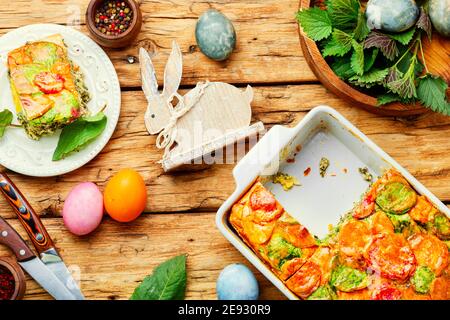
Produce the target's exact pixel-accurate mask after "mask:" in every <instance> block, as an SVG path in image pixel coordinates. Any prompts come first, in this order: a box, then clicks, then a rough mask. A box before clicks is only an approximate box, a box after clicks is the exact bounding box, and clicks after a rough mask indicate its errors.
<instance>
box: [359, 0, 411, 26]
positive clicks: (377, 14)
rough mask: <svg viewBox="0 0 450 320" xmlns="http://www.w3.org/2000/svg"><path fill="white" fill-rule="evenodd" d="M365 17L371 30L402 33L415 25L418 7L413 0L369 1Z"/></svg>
mask: <svg viewBox="0 0 450 320" xmlns="http://www.w3.org/2000/svg"><path fill="white" fill-rule="evenodd" d="M366 17H367V25H368V26H369V28H371V29H379V30H383V31H387V32H403V31H405V30H407V29H409V28H411V27H412V26H413V25H414V24H415V23H416V21H417V19H418V18H419V7H418V6H417V4H416V1H414V0H369V2H368V3H367V8H366Z"/></svg>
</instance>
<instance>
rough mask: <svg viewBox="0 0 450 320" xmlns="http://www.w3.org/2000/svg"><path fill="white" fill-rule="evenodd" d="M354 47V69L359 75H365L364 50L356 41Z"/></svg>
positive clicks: (352, 60) (352, 59) (352, 61)
mask: <svg viewBox="0 0 450 320" xmlns="http://www.w3.org/2000/svg"><path fill="white" fill-rule="evenodd" d="M352 46H353V54H352V57H351V58H350V63H351V66H352V69H353V71H355V73H356V74H357V75H362V74H363V73H364V48H363V46H362V45H361V44H360V43H358V42H356V41H355V40H353V41H352Z"/></svg>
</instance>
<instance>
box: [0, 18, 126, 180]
mask: <svg viewBox="0 0 450 320" xmlns="http://www.w3.org/2000/svg"><path fill="white" fill-rule="evenodd" d="M56 33H59V34H61V35H62V36H63V38H64V42H65V43H66V45H67V47H68V50H69V57H70V59H71V60H72V61H73V62H74V63H76V64H77V65H78V66H80V68H81V70H82V72H83V74H84V77H85V83H86V86H87V87H88V89H89V92H90V94H91V97H92V99H91V101H90V102H89V104H88V108H89V110H90V111H91V113H92V114H95V113H96V112H97V111H99V110H100V109H101V108H102V107H103V106H104V105H106V106H107V107H106V109H105V111H104V112H105V114H106V116H107V117H108V123H107V126H106V129H105V131H104V132H103V133H102V135H101V136H99V137H98V138H97V139H96V140H94V141H92V142H91V143H90V144H88V145H87V146H86V147H85V148H84V149H82V150H81V151H79V152H76V153H72V154H71V155H70V156H68V157H67V158H65V159H63V160H60V161H52V155H53V152H54V150H55V148H56V145H57V143H58V139H59V135H60V131H58V132H56V133H55V134H54V135H52V136H48V137H42V138H41V139H40V140H39V141H34V140H32V139H30V138H29V137H28V136H27V135H26V134H25V131H24V130H23V129H22V128H8V129H7V130H6V133H5V135H4V136H3V138H2V139H1V140H0V164H1V165H3V166H4V167H6V168H8V169H10V170H13V171H15V172H18V173H22V174H25V175H28V176H36V177H50V176H56V175H61V174H64V173H67V172H70V171H73V170H76V169H78V168H80V167H81V166H83V165H85V164H86V163H87V162H89V161H90V160H92V159H93V158H94V157H95V156H96V155H97V154H98V153H99V152H100V151H101V150H102V149H103V148H104V146H105V145H106V144H107V143H108V141H109V139H110V138H111V136H112V134H113V132H114V129H115V128H116V125H117V121H118V120H119V115H120V85H119V79H118V78H117V73H116V71H115V69H114V67H113V65H112V63H111V60H109V58H108V56H107V55H106V53H105V52H104V51H103V50H102V49H101V48H100V47H99V46H98V45H97V44H96V43H95V42H94V41H92V40H91V39H90V38H88V37H87V36H85V35H84V34H82V33H81V32H79V31H77V30H75V29H72V28H69V27H65V26H60V25H55V24H34V25H28V26H25V27H22V28H18V29H15V30H13V31H11V32H9V33H7V34H6V35H4V36H2V37H1V38H0V92H1V94H0V109H4V108H9V109H10V110H11V111H12V112H13V114H14V120H13V123H17V119H16V117H15V114H16V111H15V107H14V105H13V101H12V96H11V90H10V86H9V81H8V70H7V67H6V61H7V56H8V52H10V51H11V50H13V49H16V48H18V47H20V46H22V45H24V44H25V42H27V41H36V40H39V39H41V38H45V37H46V36H49V35H52V34H56Z"/></svg>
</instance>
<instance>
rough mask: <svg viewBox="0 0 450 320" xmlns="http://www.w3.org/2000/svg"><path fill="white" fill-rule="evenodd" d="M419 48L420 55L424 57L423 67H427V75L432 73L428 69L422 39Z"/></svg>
mask: <svg viewBox="0 0 450 320" xmlns="http://www.w3.org/2000/svg"><path fill="white" fill-rule="evenodd" d="M419 47H420V54H421V55H422V62H423V66H424V67H425V71H426V72H427V73H430V72H429V71H428V67H427V62H426V59H425V55H424V54H423V47H422V39H419Z"/></svg>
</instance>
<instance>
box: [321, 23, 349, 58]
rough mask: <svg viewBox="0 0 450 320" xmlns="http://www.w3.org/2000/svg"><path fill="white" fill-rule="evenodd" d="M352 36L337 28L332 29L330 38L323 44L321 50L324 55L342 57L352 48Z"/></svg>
mask: <svg viewBox="0 0 450 320" xmlns="http://www.w3.org/2000/svg"><path fill="white" fill-rule="evenodd" d="M352 40H353V38H352V36H351V35H350V34H348V33H345V32H344V31H341V30H339V29H334V31H333V34H332V37H331V39H330V40H329V41H328V42H327V43H326V44H325V47H324V49H323V51H322V55H323V56H324V57H328V56H339V57H342V56H343V55H345V54H346V53H347V52H349V51H350V50H351V48H352Z"/></svg>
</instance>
